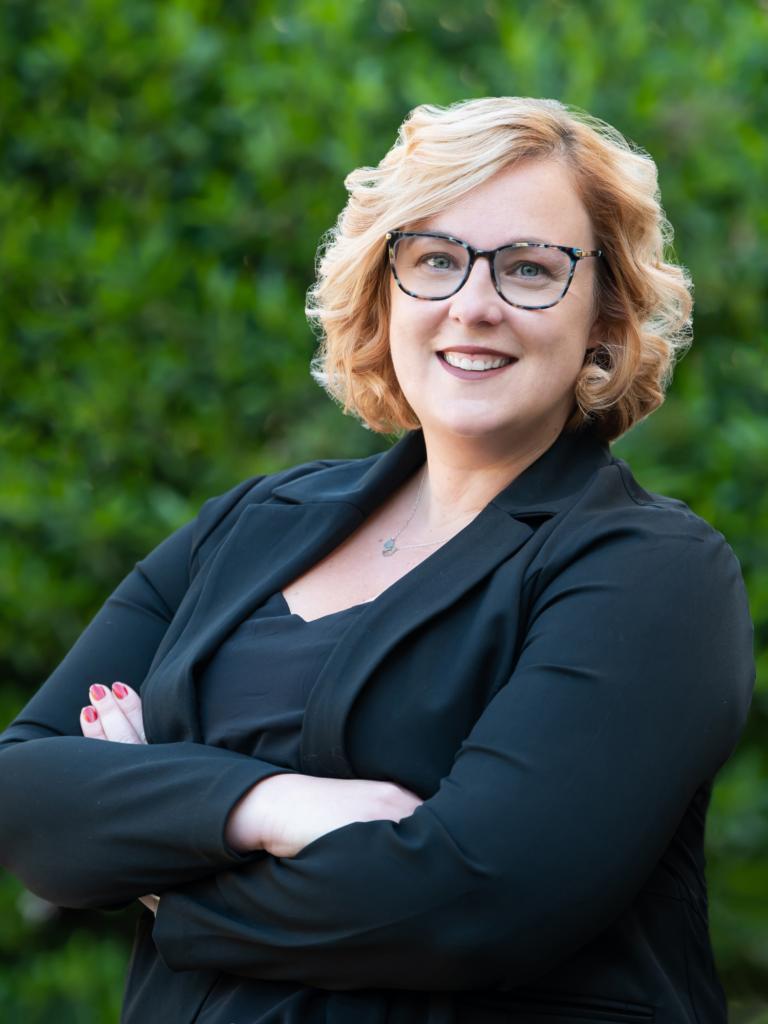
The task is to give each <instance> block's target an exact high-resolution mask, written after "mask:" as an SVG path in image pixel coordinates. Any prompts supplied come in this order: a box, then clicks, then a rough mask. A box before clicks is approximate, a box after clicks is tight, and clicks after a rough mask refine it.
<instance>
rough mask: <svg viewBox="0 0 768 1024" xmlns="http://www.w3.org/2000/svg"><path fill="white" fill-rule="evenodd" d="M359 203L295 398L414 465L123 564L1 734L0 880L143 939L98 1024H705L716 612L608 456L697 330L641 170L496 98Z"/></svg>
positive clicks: (704, 529) (434, 135)
mask: <svg viewBox="0 0 768 1024" xmlns="http://www.w3.org/2000/svg"><path fill="white" fill-rule="evenodd" d="M348 186H349V190H350V199H349V203H348V206H347V208H346V210H345V211H344V213H343V214H342V217H341V219H340V221H339V225H338V229H337V231H336V232H335V234H334V235H333V236H332V238H331V240H330V243H329V245H328V246H327V248H326V249H325V252H324V256H323V260H322V263H321V266H320V273H319V281H318V284H317V286H316V288H315V289H314V293H313V305H312V314H313V315H314V316H315V317H317V318H318V320H319V322H320V324H321V325H322V327H323V329H324V334H325V337H324V342H323V347H322V350H321V355H320V358H319V362H318V367H317V368H316V372H317V374H318V375H320V376H321V378H322V380H323V381H324V382H325V384H326V387H327V388H328V390H329V392H330V393H331V394H332V395H333V396H335V397H336V398H338V399H340V400H341V401H342V402H343V403H344V405H345V409H346V410H348V411H351V412H354V413H356V414H357V415H358V416H360V417H361V418H362V419H363V420H364V421H365V423H367V424H368V425H369V426H370V427H372V428H373V429H375V430H392V429H394V428H404V429H405V431H406V434H405V436H404V437H403V439H402V440H401V441H400V442H399V443H398V444H396V445H395V446H394V447H393V448H392V449H391V450H390V451H388V452H387V453H386V454H385V455H383V456H375V457H373V458H371V459H367V460H363V461H361V462H355V461H351V462H319V463H313V464H311V465H305V466H300V467H298V468H295V469H291V470H288V471H287V472H284V473H279V474H276V475H274V476H271V477H262V478H257V479H255V480H249V481H246V482H245V483H244V484H242V485H240V486H239V487H236V488H235V489H234V490H233V491H231V492H230V493H229V494H226V495H224V496H223V497H221V498H216V499H213V500H211V501H210V502H208V503H207V504H206V505H205V506H204V507H203V509H202V511H201V512H200V515H199V516H198V518H197V520H196V521H195V522H194V523H191V524H189V525H188V526H186V527H184V528H183V529H182V530H180V531H179V532H178V533H177V534H175V535H174V536H172V537H171V538H169V540H167V541H166V542H165V543H164V544H162V545H160V547H159V548H158V549H157V550H156V551H154V552H153V553H152V554H151V555H150V556H149V557H148V558H147V559H146V560H145V561H144V562H141V563H139V565H138V566H137V567H136V570H135V572H133V573H132V574H131V575H130V576H129V577H128V578H127V579H126V580H125V581H124V583H122V584H121V586H120V587H119V588H118V589H117V591H116V592H115V594H114V595H113V596H112V597H111V598H110V600H109V601H108V602H107V604H106V605H105V607H104V608H103V609H102V610H101V611H100V612H99V613H98V615H97V616H96V617H95V619H94V621H93V622H92V623H91V625H90V626H89V627H88V629H87V630H86V631H85V633H84V634H83V636H82V637H81V639H80V640H79V641H78V643H77V644H76V645H75V647H74V649H73V650H72V652H71V653H70V654H69V655H68V656H67V658H66V659H65V660H64V662H63V664H62V665H61V666H60V667H59V668H58V669H57V670H56V672H54V674H53V676H52V677H51V678H50V679H49V680H48V682H47V683H46V684H45V685H44V686H43V688H42V689H41V690H40V692H39V693H38V694H37V695H36V696H35V697H34V698H33V700H32V701H31V702H30V703H29V705H28V706H27V708H26V709H25V710H24V711H23V712H22V714H21V715H20V716H19V718H18V719H17V720H16V721H15V722H14V723H13V724H12V725H11V726H10V728H9V729H8V730H7V732H6V733H5V734H4V736H3V737H2V747H0V749H2V754H0V765H2V767H3V770H4V775H3V778H4V780H5V785H4V786H3V787H2V795H0V821H1V822H2V830H1V834H2V842H1V843H0V847H1V852H2V862H3V864H5V865H6V866H7V867H9V868H10V870H12V871H14V872H15V873H16V874H17V875H18V876H19V877H20V878H21V879H22V880H23V881H24V883H25V884H26V885H28V886H29V888H30V889H32V891H33V892H36V893H38V894H39V895H40V896H42V897H43V898H45V899H48V900H51V901H53V902H56V903H59V904H62V905H66V906H71V907H103V906H110V905H112V906H114V905H119V904H124V903H126V902H127V901H130V900H134V899H137V898H142V897H143V899H144V902H145V903H146V904H147V905H148V906H149V907H150V908H151V910H153V911H156V917H154V916H153V914H152V913H151V912H149V911H147V912H146V913H144V914H143V916H142V918H141V920H140V923H139V928H138V935H137V939H136V946H135V950H134V955H133V959H132V962H131V967H130V971H129V976H128V981H127V989H126V996H125V1006H124V1014H123V1021H124V1022H125V1024H134V1022H137V1021H141V1022H146V1021H162V1022H163V1024H173V1022H179V1024H189V1022H192V1021H196V1022H198V1024H246V1022H247V1024H255V1022H260V1024H266V1022H267V1021H269V1022H284V1024H288V1022H297V1024H314V1022H328V1024H358V1022H359V1024H380V1022H382V1024H383V1022H385V1021H386V1022H388V1024H392V1022H396V1024H411V1022H413V1024H416V1022H419V1024H421V1022H424V1024H437V1022H441V1024H443V1022H444V1024H447V1022H456V1024H459V1022H461V1024H465V1022H466V1024H507V1022H515V1024H523V1022H534V1021H535V1022H536V1024H554V1022H558V1024H560V1022H562V1024H565V1022H573V1021H581V1022H594V1021H609V1022H619V1021H624V1022H629V1021H632V1022H638V1021H646V1020H647V1021H651V1020H653V1021H656V1022H659V1024H682V1022H686V1024H687V1022H699V1024H703V1022H720V1021H722V1022H724V1021H725V1019H726V1018H725V1006H724V999H723V995H722V992H721V990H720V987H719V985H718V982H717V978H716V975H715V970H714V965H713V960H712V955H711V950H710V946H709V938H708V933H707V910H706V888H705V881H704V858H703V852H702V843H703V830H704V816H705V812H706V807H707V802H708V799H709V793H710V789H711V785H712V780H713V777H714V775H715V773H716V772H717V771H718V769H719V768H720V767H721V765H722V764H723V763H724V762H725V760H726V759H727V758H728V757H729V755H730V753H731V752H732V750H733V748H734V746H735V744H736V742H737V739H738V737H739V734H740V732H741V730H742V727H743V724H744V718H745V715H746V711H747V706H748V703H749V697H750V691H751V686H752V681H753V663H752V654H751V625H750V620H749V614H748V608H747V602H746V598H745V593H744V587H743V584H742V580H741V575H740V572H739V567H738V564H737V562H736V559H735V558H734V556H733V554H732V553H731V551H730V549H729V548H728V546H727V545H726V544H725V542H724V540H723V538H722V537H721V536H720V535H719V534H717V533H715V532H714V531H713V530H712V529H711V528H710V527H709V526H708V525H707V524H706V523H704V522H703V521H702V520H701V519H698V518H697V517H696V516H694V515H693V514H692V513H691V512H690V511H689V510H688V509H687V508H686V507H685V506H684V505H683V504H682V503H681V502H678V501H673V500H670V499H668V498H663V497H659V496H658V495H654V494H649V493H648V492H646V491H644V490H643V489H642V488H641V487H640V485H639V484H638V483H636V481H635V480H634V479H633V477H632V474H631V473H630V470H629V468H628V467H627V466H626V464H625V463H623V462H621V460H618V459H614V458H612V456H611V454H610V450H609V447H608V442H610V441H611V440H613V439H614V438H616V437H618V436H619V435H620V434H621V433H623V432H624V431H626V430H627V429H629V428H630V427H631V426H632V425H633V423H635V422H637V421H638V420H639V419H641V418H642V417H644V416H646V415H648V414H649V413H650V412H652V411H653V410H654V409H655V408H656V407H657V406H658V405H659V404H660V403H661V401H662V397H663V384H664V381H665V380H666V377H667V375H668V372H669V369H670V367H671V364H672V361H673V358H674V355H675V353H676V350H677V349H679V348H680V347H681V346H682V345H683V343H684V341H685V337H686V329H687V326H688V315H689V309H690V300H689V295H688V290H687V281H686V278H685V276H684V273H683V271H682V270H681V269H680V268H679V267H677V266H674V265H672V264H671V263H669V262H667V261H665V258H664V253H663V249H664V238H665V231H666V230H667V225H666V222H665V221H664V218H663V214H662V211H661V208H660V206H659V199H658V194H657V190H656V173H655V167H654V164H653V162H652V161H651V160H650V159H649V158H648V157H647V156H646V155H645V154H643V153H639V152H637V151H635V150H633V149H632V148H631V147H630V146H629V145H628V144H627V143H625V141H624V140H623V139H622V138H621V137H620V136H618V135H617V134H616V133H615V132H613V131H612V130H611V129H610V128H608V127H607V126H605V125H603V124H601V123H599V122H595V121H593V120H590V119H588V118H586V117H584V116H581V115H576V114H574V113H571V112H569V111H568V110H567V109H566V108H564V107H562V106H561V105H560V104H557V103H554V102H549V101H537V100H526V99H522V100H521V99H485V100H477V101H472V102H468V103H464V104H459V105H457V106H455V107H452V108H449V109H447V110H442V109H437V108H434V107H420V108H418V109H417V110H416V111H415V112H414V113H413V114H412V115H411V117H410V118H409V119H408V120H407V121H406V123H405V125H404V126H403V129H402V132H401V135H400V138H399V140H398V143H397V144H396V145H395V147H394V148H393V149H392V151H391V152H390V153H389V154H388V156H387V157H386V158H385V159H384V161H383V162H382V163H381V165H380V166H379V167H378V168H377V169H373V170H372V169H364V170H362V171H357V172H355V173H354V174H352V175H351V176H350V178H349V180H348ZM117 679H119V680H121V682H120V683H115V684H114V685H113V686H111V688H110V684H111V683H112V682H113V681H114V680H117ZM87 693H90V703H89V704H87V705H86V707H85V708H84V709H82V711H81V707H82V704H83V703H85V695H86V694H87ZM139 694H140V696H139ZM145 728H146V739H145V735H144V729H145ZM81 732H82V734H83V735H81ZM96 740H102V741H105V740H106V741H111V742H95V741H96ZM148 894H152V895H151V896H150V895H148ZM94 970H98V965H97V964H95V965H94Z"/></svg>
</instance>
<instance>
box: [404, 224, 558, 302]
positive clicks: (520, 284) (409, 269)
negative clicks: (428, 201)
mask: <svg viewBox="0 0 768 1024" xmlns="http://www.w3.org/2000/svg"><path fill="white" fill-rule="evenodd" d="M394 261H395V273H396V274H397V278H398V280H399V281H400V283H401V285H402V286H403V288H405V290H406V291H408V292H411V294H413V295H416V296H418V297H419V298H421V299H440V298H447V297H448V296H449V295H452V294H453V293H454V292H455V291H457V290H458V289H459V288H460V287H461V285H462V283H463V282H464V278H465V277H466V274H467V267H468V265H469V253H468V252H467V250H466V249H465V248H464V246H463V245H457V244H456V243H455V242H449V241H448V240H447V239H442V238H430V237H428V236H426V235H415V236H413V237H406V238H399V239H398V240H397V242H396V243H395V250H394ZM495 270H496V281H497V282H498V285H499V288H500V290H501V293H502V295H503V296H504V298H505V299H507V300H508V301H509V302H512V303H514V304H515V305H516V306H531V307H536V306H545V305H547V304H548V303H550V302H556V301H557V299H559V298H560V296H561V295H562V293H563V291H564V290H565V287H566V285H567V284H568V277H569V275H570V273H571V259H570V257H569V256H568V255H567V254H566V253H564V252H561V251H560V249H541V248H537V247H535V246H520V247H519V248H518V247H512V248H508V249H502V251H501V252H499V253H497V254H496V260H495Z"/></svg>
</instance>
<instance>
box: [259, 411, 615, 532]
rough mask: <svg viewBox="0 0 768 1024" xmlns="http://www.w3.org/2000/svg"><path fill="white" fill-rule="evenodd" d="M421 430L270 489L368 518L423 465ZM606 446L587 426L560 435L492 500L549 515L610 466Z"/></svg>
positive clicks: (285, 497)
mask: <svg viewBox="0 0 768 1024" xmlns="http://www.w3.org/2000/svg"><path fill="white" fill-rule="evenodd" d="M425 458H426V448H425V445H424V435H423V433H422V431H421V430H412V431H410V432H409V433H408V434H406V436H405V437H404V438H402V440H400V441H398V442H397V444H395V445H393V447H392V448H390V449H389V451H388V452H385V453H384V454H383V455H374V456H372V457H371V458H368V459H361V460H355V461H351V462H344V463H340V464H338V465H335V466H330V467H329V468H327V469H321V470H318V471H317V472H316V473H309V474H307V475H306V476H302V477H299V478H298V479H296V480H292V481H290V482H289V483H286V484H282V485H281V486H279V487H276V488H275V489H274V491H273V492H272V493H273V495H274V496H275V497H276V498H279V499H281V500H282V501H286V502H289V503H291V504H296V505H303V504H307V503H315V502H343V503H346V504H349V505H354V506H355V507H356V508H357V509H359V510H360V511H361V512H362V513H363V515H365V516H368V515H370V514H371V512H373V511H374V509H376V508H378V506H379V505H380V504H381V503H382V502H383V501H384V500H385V499H386V498H387V497H389V495H390V494H392V492H393V491H395V490H396V489H397V488H398V487H399V486H400V485H401V484H402V483H404V482H405V481H406V480H407V479H408V477H410V476H412V474H413V473H415V472H416V470H417V469H418V468H419V467H420V466H422V465H423V464H424V460H425ZM611 461H612V459H611V452H610V448H609V447H608V444H607V443H606V442H604V441H598V440H597V438H595V436H594V435H593V434H592V433H591V432H590V431H589V430H580V431H573V432H571V433H567V434H565V433H563V434H560V436H559V437H558V438H557V440H556V441H555V442H554V444H553V445H551V447H549V448H548V449H547V450H546V451H545V452H544V454H543V455H541V456H539V458H538V459H537V460H536V461H535V462H534V463H532V464H531V465H530V466H529V467H528V468H527V469H526V470H524V471H523V472H522V473H521V474H520V476H518V477H516V478H515V479H514V480H513V481H512V483H511V484H509V485H508V486H507V487H505V488H504V490H503V491H501V492H500V493H499V494H497V495H496V497H495V498H494V499H493V502H492V504H494V505H496V506H497V507H498V508H500V509H502V510H503V511H504V512H507V513H508V514H509V515H511V516H514V517H517V516H526V515H539V514H542V515H545V514H549V515H554V514H556V513H557V512H559V511H560V509H561V508H562V507H563V504H564V503H565V502H566V501H567V499H568V498H569V497H571V496H572V495H574V494H576V493H577V492H579V491H580V490H582V488H583V487H585V486H586V484H587V483H588V482H589V481H590V480H591V478H592V477H593V476H594V474H595V473H596V472H597V471H598V470H600V469H602V468H603V467H605V466H608V465H610V463H611Z"/></svg>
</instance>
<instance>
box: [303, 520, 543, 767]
mask: <svg viewBox="0 0 768 1024" xmlns="http://www.w3.org/2000/svg"><path fill="white" fill-rule="evenodd" d="M532 533H533V530H532V529H531V527H530V526H527V525H525V524H524V523H522V522H518V521H517V520H516V519H513V518H511V517H510V516H509V514H508V513H507V512H505V511H502V510H501V509H500V508H498V507H497V506H496V505H495V504H493V503H491V504H490V505H488V506H487V507H486V508H485V509H484V510H483V511H482V512H481V513H480V515H479V516H477V518H476V519H474V520H473V521H472V522H471V523H470V524H469V526H467V527H466V528H465V529H464V530H462V531H461V533H459V534H457V535H456V536H455V537H453V538H452V539H451V540H450V541H449V542H448V543H447V544H445V545H443V547H442V548H440V550H439V551H436V552H435V553H434V554H433V555H431V556H430V557H429V558H428V559H426V560H425V561H424V562H422V563H421V564H420V565H418V566H416V568H415V569H412V570H411V571H410V572H409V573H407V575H405V576H404V577H402V579H400V580H398V581H397V583H394V584H393V585H392V586H391V587H389V588H388V589H387V590H385V591H384V593H383V594H381V596H380V597H378V598H377V599H376V601H374V602H372V603H371V605H370V607H369V608H368V609H366V611H365V613H364V614H363V616H362V617H361V618H360V619H358V620H357V622H356V623H355V624H354V625H353V626H352V627H351V628H350V629H349V631H348V632H347V633H346V634H345V635H344V639H343V641H342V642H341V643H340V644H339V645H338V646H337V647H336V649H335V651H334V652H333V654H332V655H331V657H330V659H329V660H328V662H327V663H326V665H325V668H324V669H323V671H322V672H321V674H320V676H319V677H318V680H317V682H316V683H315V685H314V687H313V689H312V692H311V694H310V696H309V700H308V702H307V707H306V711H305V714H304V724H303V727H302V733H301V758H302V760H301V764H302V771H304V772H306V773H307V774H309V775H323V776H336V777H339V778H350V777H353V772H352V769H351V767H350V765H349V763H348V761H347V756H346V753H345V748H344V729H345V725H346V721H347V717H348V716H349V713H350V711H351V709H352V705H353V704H354V702H355V700H356V699H357V696H358V694H359V693H360V691H361V690H362V688H363V687H364V686H365V683H366V682H367V680H368V679H369V678H370V677H371V675H372V674H373V672H374V670H375V669H376V667H377V666H378V665H379V664H380V663H381V661H382V660H383V659H384V658H385V657H386V655H387V654H388V653H389V652H390V651H391V650H392V649H393V648H394V647H395V646H396V645H397V644H398V643H399V642H400V641H401V640H402V639H403V638H404V637H406V636H407V635H408V634H409V633H410V632H412V631H413V630H415V629H418V627H419V626H421V625H422V624H423V623H425V622H427V621H428V620H429V619H430V618H432V617H433V616H435V615H438V614H439V613H440V612H442V611H444V610H445V609H446V608H449V607H450V606H451V605H452V604H454V602H456V601H457V600H459V598H460V597H461V596H462V595H463V594H465V593H466V592H467V591H468V590H470V589H471V588H472V587H474V586H475V585H476V584H477V583H479V582H480V581H481V580H483V579H484V578H485V577H486V576H488V575H490V573H492V572H493V570H494V569H495V568H496V567H497V566H498V565H500V564H501V563H502V562H503V561H505V560H506V559H508V558H511V557H512V555H514V554H515V552H517V551H518V550H519V549H520V548H521V547H522V546H523V544H525V542H526V541H527V540H528V538H529V537H530V536H531V535H532Z"/></svg>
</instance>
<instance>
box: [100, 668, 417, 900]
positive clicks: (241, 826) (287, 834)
mask: <svg viewBox="0 0 768 1024" xmlns="http://www.w3.org/2000/svg"><path fill="white" fill-rule="evenodd" d="M88 695H89V698H90V704H88V705H87V706H86V707H84V708H83V709H82V711H81V713H80V727H81V729H82V731H83V736H86V737H88V738H89V739H94V740H107V741H111V742H114V743H131V744H146V742H147V740H146V736H145V735H144V721H143V717H142V713H141V699H140V698H139V695H138V694H137V693H136V691H135V690H133V689H132V688H131V687H130V686H126V685H125V684H124V683H113V685H112V687H111V688H108V687H105V686H101V685H100V684H98V683H97V684H94V685H93V686H92V687H91V688H90V690H89V694H88ZM223 699H226V698H223ZM421 803H422V801H421V800H420V799H419V797H417V796H416V795H415V793H411V792H409V791H408V790H407V789H404V788H403V787H402V786H398V785H396V784H395V783H390V782H368V781H366V780H363V779H322V778H315V777H314V776H309V775H295V774H280V775H271V776H268V777H267V778H266V779H263V780H262V781H261V782H258V783H257V784H256V785H255V786H252V787H251V789H249V790H248V792H247V793H246V794H245V795H244V796H243V797H241V798H240V800H238V802H237V803H236V804H235V806H234V808H233V809H232V811H231V813H230V814H229V817H228V818H227V824H226V830H225V840H226V843H227V845H228V846H229V847H230V848H231V849H232V850H234V851H235V852H236V853H240V854H247V853H251V852H253V851H256V850H265V851H266V852H267V853H271V854H272V855H273V856H275V857H295V856H296V854H297V853H298V852H299V851H300V850H303V849H304V847H305V846H308V845H309V844H310V843H312V842H314V841H315V840H316V839H319V838H320V836H324V835H326V833H328V832H332V831H333V830H334V829H337V828H342V827H343V826H344V825H351V824H352V823H353V822H357V821H400V820H401V819H402V818H405V817H407V816H408V815H410V814H413V812H414V810H415V809H416V808H417V807H418V806H419V805H420V804H421ZM141 901H142V903H144V904H145V905H146V906H148V907H149V908H150V910H155V909H156V904H155V902H154V900H153V899H152V898H151V897H149V896H143V897H141Z"/></svg>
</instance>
